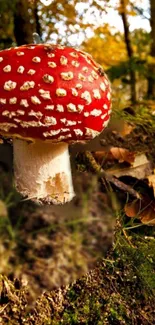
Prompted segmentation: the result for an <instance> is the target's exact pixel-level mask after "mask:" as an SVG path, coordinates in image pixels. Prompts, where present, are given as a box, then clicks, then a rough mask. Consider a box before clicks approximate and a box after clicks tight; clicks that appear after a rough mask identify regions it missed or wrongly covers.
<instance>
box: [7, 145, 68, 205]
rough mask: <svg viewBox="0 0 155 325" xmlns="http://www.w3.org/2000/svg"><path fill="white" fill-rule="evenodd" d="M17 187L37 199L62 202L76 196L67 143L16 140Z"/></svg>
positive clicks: (15, 167) (23, 193)
mask: <svg viewBox="0 0 155 325" xmlns="http://www.w3.org/2000/svg"><path fill="white" fill-rule="evenodd" d="M13 150H14V173H15V185H16V188H17V190H18V191H19V192H20V193H21V194H22V195H23V196H26V197H27V198H29V199H32V200H35V201H38V202H47V203H53V204H63V203H65V202H68V201H71V200H72V198H73V197H74V190H73V185H72V175H71V167H70V157H69V152H68V144H66V143H62V142H61V143H58V144H51V143H46V142H42V141H36V142H35V143H28V142H26V141H23V140H19V139H14V140H13Z"/></svg>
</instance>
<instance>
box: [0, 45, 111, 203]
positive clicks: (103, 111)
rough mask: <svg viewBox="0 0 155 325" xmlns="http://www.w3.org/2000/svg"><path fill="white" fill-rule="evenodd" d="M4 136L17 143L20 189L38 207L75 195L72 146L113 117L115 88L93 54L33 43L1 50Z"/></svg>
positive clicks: (0, 106) (0, 127) (0, 128)
mask: <svg viewBox="0 0 155 325" xmlns="http://www.w3.org/2000/svg"><path fill="white" fill-rule="evenodd" d="M0 76H1V78H0V133H1V134H2V135H3V136H5V137H9V138H12V139H13V150H14V173H15V184H16V187H17V190H18V191H19V192H20V193H21V194H22V195H23V196H26V197H28V198H30V199H33V200H36V201H38V202H48V203H54V204H61V203H64V202H67V201H70V200H71V199H72V198H73V196H74V190H73V185H72V176H71V168H70V159H69V153H68V144H69V143H74V142H80V141H82V142H83V141H87V140H90V139H93V138H94V137H95V136H97V135H99V133H100V132H101V131H102V130H103V129H104V128H105V127H106V125H107V124H108V121H109V118H110V111H111V110H110V106H111V101H110V85H109V81H108V79H107V76H106V75H105V74H104V72H103V70H102V69H101V67H100V66H99V65H98V64H96V63H95V62H94V61H93V59H92V58H91V56H90V55H88V54H86V53H84V52H82V51H80V50H77V49H73V48H69V47H62V46H53V45H49V44H35V45H34V44H33V45H24V46H20V47H15V48H11V49H8V50H3V51H0Z"/></svg>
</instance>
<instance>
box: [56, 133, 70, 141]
mask: <svg viewBox="0 0 155 325" xmlns="http://www.w3.org/2000/svg"><path fill="white" fill-rule="evenodd" d="M71 137H72V136H71V134H66V135H61V136H60V137H58V140H60V141H61V140H65V139H67V138H71Z"/></svg>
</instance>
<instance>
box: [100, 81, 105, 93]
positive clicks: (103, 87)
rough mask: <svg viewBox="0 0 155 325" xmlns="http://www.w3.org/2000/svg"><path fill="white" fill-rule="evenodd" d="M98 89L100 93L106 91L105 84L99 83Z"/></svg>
mask: <svg viewBox="0 0 155 325" xmlns="http://www.w3.org/2000/svg"><path fill="white" fill-rule="evenodd" d="M100 88H101V90H102V91H105V90H106V86H105V83H104V82H101V83H100Z"/></svg>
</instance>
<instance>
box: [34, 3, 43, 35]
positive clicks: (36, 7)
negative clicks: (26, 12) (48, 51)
mask: <svg viewBox="0 0 155 325" xmlns="http://www.w3.org/2000/svg"><path fill="white" fill-rule="evenodd" d="M34 18H35V31H36V33H37V34H38V35H39V37H40V40H41V41H42V30H41V24H40V20H39V15H38V2H37V1H36V2H35V4H34Z"/></svg>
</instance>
